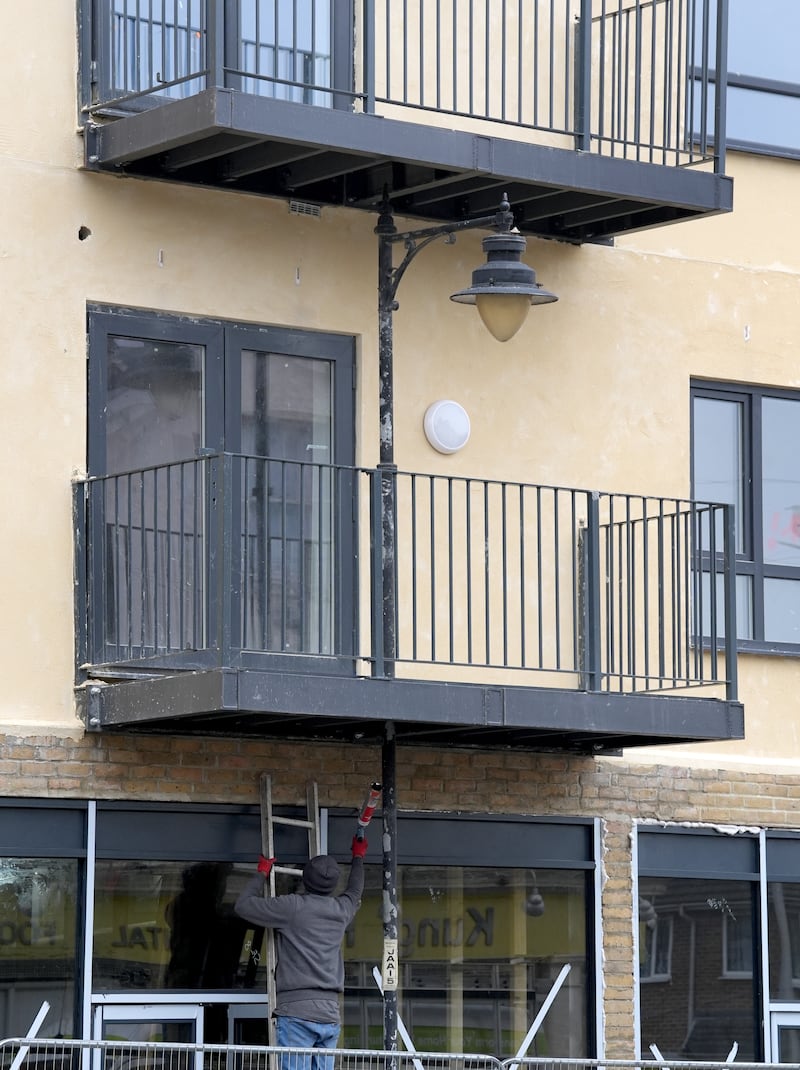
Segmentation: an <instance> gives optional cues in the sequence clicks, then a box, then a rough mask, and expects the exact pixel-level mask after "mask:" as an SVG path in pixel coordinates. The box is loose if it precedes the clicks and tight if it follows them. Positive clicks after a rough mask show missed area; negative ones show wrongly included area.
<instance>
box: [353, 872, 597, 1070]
mask: <svg viewBox="0 0 800 1070" xmlns="http://www.w3.org/2000/svg"><path fill="white" fill-rule="evenodd" d="M381 879H382V878H381V871H380V868H379V867H369V872H368V877H367V890H366V893H365V896H364V901H363V905H362V907H361V910H360V911H359V913H358V915H357V916H356V919H355V921H354V923H353V926H352V931H351V933H350V934H349V935H348V939H347V940H346V943H345V962H346V969H347V985H346V1001H345V1028H344V1034H343V1039H344V1042H345V1044H346V1045H347V1046H354V1047H360V1046H367V1047H378V1048H380V1047H382V1043H383V1034H382V1018H381V1004H380V999H379V996H378V989H377V986H376V982H375V978H374V976H373V970H374V967H375V964H376V963H379V962H380V956H381V946H382V939H383V928H382V924H383V923H382V910H381V904H382V889H381ZM398 894H399V898H400V932H399V939H400V962H401V976H400V993H399V1013H400V1016H401V1018H402V1020H403V1023H404V1025H405V1027H406V1029H407V1030H408V1032H409V1034H410V1036H411V1039H412V1041H413V1043H414V1045H415V1047H416V1048H417V1049H418V1050H425V1051H472V1052H477V1053H483V1054H493V1055H508V1054H511V1053H514V1052H516V1051H518V1050H519V1048H520V1046H521V1045H522V1043H523V1041H524V1039H525V1037H526V1035H527V1033H528V1031H529V1029H530V1027H531V1024H532V1023H533V1021H534V1019H535V1018H536V1016H537V1015H538V1014H539V1012H540V1010H541V1008H542V1006H543V1004H544V1003H545V1001H548V1002H549V1004H550V1006H549V1010H548V1011H547V1013H546V1015H545V1017H544V1019H543V1020H542V1023H541V1027H540V1028H539V1030H538V1031H537V1033H536V1035H535V1037H534V1039H533V1042H532V1043H531V1046H530V1048H529V1049H528V1055H530V1056H534V1055H543V1054H547V1055H550V1056H561V1057H570V1056H572V1057H579V1056H585V1055H586V1054H587V1051H588V1046H587V1045H588V1042H587V1022H588V1008H587V966H588V944H587V921H586V919H587V877H586V873H585V872H581V871H577V870H576V871H567V870H555V869H537V870H532V869H527V868H525V869H523V868H505V867H478V866H447V867H444V866H427V865H404V866H401V867H400V868H399V872H398Z"/></svg>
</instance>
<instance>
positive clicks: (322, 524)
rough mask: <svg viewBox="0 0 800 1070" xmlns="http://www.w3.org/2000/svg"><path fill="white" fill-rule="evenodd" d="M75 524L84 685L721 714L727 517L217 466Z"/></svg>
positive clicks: (289, 464)
mask: <svg viewBox="0 0 800 1070" xmlns="http://www.w3.org/2000/svg"><path fill="white" fill-rule="evenodd" d="M387 481H388V482H387ZM387 510H388V515H390V516H391V518H392V519H391V523H390V526H389V528H388V530H390V531H391V532H392V544H393V545H392V547H391V553H387V550H388V547H387V546H386V545H385V535H384V533H385V532H386V531H387V527H386V524H385V514H386V511H387ZM75 516H76V532H77V543H76V547H77V549H76V560H77V581H78V584H77V585H78V590H77V605H78V607H79V614H78V617H79V620H78V630H79V640H80V647H81V659H82V661H83V662H85V663H87V664H89V665H91V666H102V665H106V666H108V665H116V666H120V665H136V664H139V665H144V664H148V665H157V666H164V667H168V668H169V667H173V668H181V667H186V668H188V667H203V666H223V667H225V666H231V667H235V666H268V665H269V663H270V661H274V660H275V659H276V658H280V659H282V662H283V666H284V667H286V665H287V664H289V665H290V666H291V663H292V662H294V667H296V668H298V669H301V668H303V669H305V668H306V667H310V668H311V669H312V671H313V669H317V670H319V671H338V672H349V673H354V672H357V673H360V674H362V675H363V674H367V673H372V674H373V675H376V676H383V675H387V674H391V672H393V671H400V669H399V667H401V666H402V667H403V671H404V672H405V673H406V674H410V675H415V674H420V673H421V674H422V675H424V676H425V677H426V678H445V677H446V678H448V679H452V678H453V676H452V674H453V673H456V676H457V678H468V679H472V676H471V675H470V674H472V673H473V672H474V671H479V672H480V673H483V674H484V675H485V674H486V673H487V672H488V671H491V672H492V673H495V674H496V673H499V674H500V675H501V676H503V677H504V678H505V679H508V680H509V682H511V683H514V682H517V683H525V684H527V685H531V686H537V685H540V684H541V685H544V684H546V685H548V686H557V687H562V688H574V689H578V688H580V689H584V690H589V691H619V692H640V691H650V690H664V689H685V688H692V687H699V686H707V685H719V684H724V685H726V689H727V697H728V698H731V699H732V698H735V697H736V641H735V640H736V623H735V586H734V581H735V575H734V568H733V566H734V552H733V545H734V544H733V511H732V507H730V506H725V505H714V504H708V503H700V502H692V501H682V500H679V499H672V498H669V499H668V498H648V497H643V496H640V495H628V494H607V493H600V492H597V491H589V490H578V489H570V488H560V487H551V486H537V485H532V484H521V483H512V482H504V481H499V480H485V479H474V478H467V477H455V476H441V475H425V474H421V473H407V472H397V473H391V474H387V473H386V471H380V470H377V469H360V468H349V467H342V466H331V465H322V464H311V463H300V462H295V461H282V460H272V459H267V458H259V457H248V456H241V455H236V454H227V453H224V454H217V455H211V456H203V457H198V458H196V459H193V460H189V461H183V462H179V463H175V464H169V465H163V466H160V467H155V468H147V469H143V470H141V471H135V472H127V473H124V474H120V475H113V476H105V477H99V478H91V479H88V480H83V481H80V482H78V483H76V485H75ZM387 561H389V563H390V564H389V567H388V568H387ZM83 607H85V612H84V611H83ZM287 659H288V660H287ZM309 659H310V661H309ZM312 663H313V664H312ZM448 673H449V674H450V675H447V674H448ZM509 673H510V674H512V675H511V676H508V674H509ZM514 674H516V675H514Z"/></svg>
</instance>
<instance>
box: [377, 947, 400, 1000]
mask: <svg viewBox="0 0 800 1070" xmlns="http://www.w3.org/2000/svg"><path fill="white" fill-rule="evenodd" d="M397 973H398V959H397V941H396V940H384V941H383V967H382V969H381V980H382V981H383V990H384V992H386V991H389V990H391V989H396V988H397Z"/></svg>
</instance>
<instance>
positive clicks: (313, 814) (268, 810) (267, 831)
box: [260, 773, 322, 1045]
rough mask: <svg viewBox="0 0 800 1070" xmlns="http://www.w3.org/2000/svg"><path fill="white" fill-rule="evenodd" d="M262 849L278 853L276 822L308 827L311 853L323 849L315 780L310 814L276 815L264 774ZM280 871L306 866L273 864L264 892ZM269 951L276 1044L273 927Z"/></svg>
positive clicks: (270, 1028)
mask: <svg viewBox="0 0 800 1070" xmlns="http://www.w3.org/2000/svg"><path fill="white" fill-rule="evenodd" d="M260 790H261V853H262V854H263V855H264V857H265V858H274V857H275V826H276V825H293V826H294V827H295V828H304V829H306V830H307V831H308V857H309V858H314V857H315V856H316V855H318V854H320V853H321V851H322V838H321V834H320V821H319V792H318V790H317V784H316V782H315V781H309V782H308V783H307V784H306V816H305V817H304V818H302V817H281V816H279V815H276V814H275V812H274V810H273V807H272V777H271V775H270V774H269V773H262V774H261V784H260ZM277 873H292V874H294V875H295V876H296V877H300V876H302V873H303V868H302V866H283V865H278V864H277V863H276V864H275V865H274V866H273V867H272V871H271V872H270V875H269V877H268V878H267V880H266V881H265V882H264V895H265V897H266V896H274V895H275V876H276V874H277ZM266 952H267V1037H268V1039H269V1043H270V1044H271V1045H274V1044H275V1021H274V1019H273V1017H272V1015H273V1012H274V1010H275V965H276V961H277V960H276V954H275V933H274V930H272V929H267V930H266Z"/></svg>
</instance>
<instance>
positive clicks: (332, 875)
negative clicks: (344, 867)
mask: <svg viewBox="0 0 800 1070" xmlns="http://www.w3.org/2000/svg"><path fill="white" fill-rule="evenodd" d="M338 883H339V864H338V862H337V861H336V859H335V858H331V856H330V855H317V856H316V858H312V859H310V860H309V861H308V862H306V864H305V866H303V884H304V885H305V886H306V888H307V890H308V891H309V892H314V894H315V895H330V894H331V892H332V891H333V890H334V888H335V887H336V885H337V884H338Z"/></svg>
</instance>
